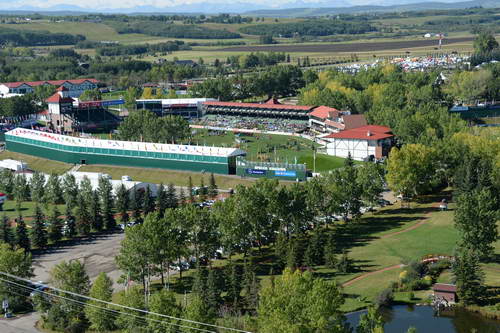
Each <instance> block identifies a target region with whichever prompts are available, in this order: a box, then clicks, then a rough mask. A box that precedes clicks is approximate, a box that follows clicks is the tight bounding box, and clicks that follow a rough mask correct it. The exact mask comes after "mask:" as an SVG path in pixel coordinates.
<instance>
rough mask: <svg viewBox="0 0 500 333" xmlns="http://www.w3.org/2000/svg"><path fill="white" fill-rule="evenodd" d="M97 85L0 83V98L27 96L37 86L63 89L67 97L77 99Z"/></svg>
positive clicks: (89, 82)
mask: <svg viewBox="0 0 500 333" xmlns="http://www.w3.org/2000/svg"><path fill="white" fill-rule="evenodd" d="M98 84H99V81H98V80H96V79H76V80H48V81H21V82H7V83H0V97H8V96H12V95H24V94H29V93H32V92H34V91H35V88H36V87H39V86H56V87H64V88H65V89H67V91H68V94H69V96H71V97H78V96H80V95H81V94H82V93H83V92H84V91H85V90H92V89H96V88H97V85H98Z"/></svg>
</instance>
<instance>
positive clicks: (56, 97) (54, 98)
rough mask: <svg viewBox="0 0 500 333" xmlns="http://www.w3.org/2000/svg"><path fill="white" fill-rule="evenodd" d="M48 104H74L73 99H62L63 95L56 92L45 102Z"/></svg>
mask: <svg viewBox="0 0 500 333" xmlns="http://www.w3.org/2000/svg"><path fill="white" fill-rule="evenodd" d="M45 102H47V103H73V98H71V97H62V96H61V94H59V93H58V92H56V93H55V94H54V95H52V96H50V97H49V98H47V99H46V100H45Z"/></svg>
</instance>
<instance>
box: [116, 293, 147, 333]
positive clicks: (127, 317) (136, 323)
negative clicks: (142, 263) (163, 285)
mask: <svg viewBox="0 0 500 333" xmlns="http://www.w3.org/2000/svg"><path fill="white" fill-rule="evenodd" d="M117 303H118V304H120V305H124V306H127V307H131V308H134V309H141V310H145V309H146V306H145V303H144V294H143V292H142V290H141V288H139V287H138V286H134V287H131V288H128V289H127V290H124V291H120V292H119V293H118V301H117ZM119 310H120V312H122V314H120V315H119V316H118V317H117V318H116V325H117V326H118V328H120V329H122V330H124V331H125V332H130V333H132V332H141V331H142V328H143V327H144V326H145V323H144V318H141V315H139V317H136V316H137V311H134V310H129V309H123V308H119ZM132 315H133V316H132Z"/></svg>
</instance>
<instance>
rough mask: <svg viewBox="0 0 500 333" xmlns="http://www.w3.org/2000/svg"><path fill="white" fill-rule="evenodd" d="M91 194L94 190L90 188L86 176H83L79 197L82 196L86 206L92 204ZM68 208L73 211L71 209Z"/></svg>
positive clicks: (90, 184)
mask: <svg viewBox="0 0 500 333" xmlns="http://www.w3.org/2000/svg"><path fill="white" fill-rule="evenodd" d="M93 192H94V189H93V188H92V183H91V182H90V179H89V178H88V177H87V176H83V179H82V181H81V182H80V195H81V196H82V198H83V200H85V202H86V203H87V205H90V204H91V202H92V195H93ZM70 208H71V209H73V207H70Z"/></svg>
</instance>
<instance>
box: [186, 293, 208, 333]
mask: <svg viewBox="0 0 500 333" xmlns="http://www.w3.org/2000/svg"><path fill="white" fill-rule="evenodd" d="M183 318H185V319H189V320H192V321H197V322H200V323H206V324H213V323H214V322H215V318H216V313H215V309H214V308H212V307H210V306H209V305H208V304H207V303H206V302H205V301H204V299H203V298H202V297H201V296H200V295H195V296H194V297H191V299H190V300H189V303H188V304H187V306H186V307H185V308H184V313H183ZM190 327H193V328H197V329H198V330H200V329H201V330H204V329H205V330H206V327H207V326H205V325H201V324H191V325H190ZM186 332H194V330H191V329H188V330H187V331H186Z"/></svg>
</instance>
